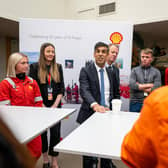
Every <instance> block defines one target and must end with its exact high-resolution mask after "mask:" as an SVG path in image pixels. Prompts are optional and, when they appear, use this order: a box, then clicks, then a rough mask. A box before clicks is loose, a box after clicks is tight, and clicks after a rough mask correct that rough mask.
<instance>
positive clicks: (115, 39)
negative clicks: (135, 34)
mask: <svg viewBox="0 0 168 168" xmlns="http://www.w3.org/2000/svg"><path fill="white" fill-rule="evenodd" d="M122 40H123V36H122V34H121V33H119V32H114V33H112V34H111V35H110V41H111V42H112V43H113V44H120V43H121V41H122Z"/></svg>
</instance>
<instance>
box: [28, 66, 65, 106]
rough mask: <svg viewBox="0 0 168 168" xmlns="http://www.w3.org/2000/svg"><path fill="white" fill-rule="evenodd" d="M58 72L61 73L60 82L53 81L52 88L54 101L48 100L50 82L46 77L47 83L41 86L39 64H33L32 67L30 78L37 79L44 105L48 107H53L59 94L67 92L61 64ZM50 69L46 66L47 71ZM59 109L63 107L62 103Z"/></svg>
mask: <svg viewBox="0 0 168 168" xmlns="http://www.w3.org/2000/svg"><path fill="white" fill-rule="evenodd" d="M57 66H58V70H59V73H60V82H58V83H56V82H55V81H54V80H51V88H52V89H53V92H52V94H53V100H48V80H47V77H46V83H45V84H41V83H40V79H39V78H38V67H39V65H38V63H33V64H31V65H30V72H29V76H30V77H32V78H33V79H35V80H36V81H37V83H38V85H39V87H40V92H41V95H42V97H43V103H44V105H45V106H46V107H51V106H52V105H53V103H54V102H55V100H56V98H57V95H58V94H63V95H64V92H65V87H64V78H63V71H62V66H61V64H57ZM48 69H49V67H47V66H46V70H47V72H48ZM58 107H61V102H60V103H59V105H58Z"/></svg>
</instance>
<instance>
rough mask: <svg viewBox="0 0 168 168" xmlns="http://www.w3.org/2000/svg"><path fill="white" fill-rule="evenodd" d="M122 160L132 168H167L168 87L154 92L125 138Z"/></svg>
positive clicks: (146, 100)
mask: <svg viewBox="0 0 168 168" xmlns="http://www.w3.org/2000/svg"><path fill="white" fill-rule="evenodd" d="M121 159H122V160H123V161H124V163H126V164H127V165H128V166H129V167H130V168H167V167H168V87H167V86H164V87H161V88H159V89H156V90H155V91H153V92H152V93H151V94H150V95H149V96H148V97H147V98H146V99H145V101H144V106H143V108H142V110H141V114H140V117H139V119H138V120H137V121H136V123H135V124H134V126H133V128H132V129H131V131H130V132H129V133H128V134H127V135H126V136H125V138H124V140H123V143H122V148H121Z"/></svg>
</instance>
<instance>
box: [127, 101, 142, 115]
mask: <svg viewBox="0 0 168 168" xmlns="http://www.w3.org/2000/svg"><path fill="white" fill-rule="evenodd" d="M142 106H143V103H141V102H133V101H130V109H129V111H130V112H140V111H141V108H142Z"/></svg>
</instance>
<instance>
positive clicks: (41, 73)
mask: <svg viewBox="0 0 168 168" xmlns="http://www.w3.org/2000/svg"><path fill="white" fill-rule="evenodd" d="M48 46H51V47H53V48H54V50H55V46H54V45H53V44H51V43H44V44H42V45H41V48H40V58H39V62H38V63H39V70H38V77H39V79H40V83H43V84H44V83H46V77H47V78H48V72H47V68H46V60H45V55H44V50H45V48H46V47H48ZM58 66H59V65H58V64H57V63H56V57H55V56H54V59H53V60H52V62H51V68H50V74H51V77H52V79H53V80H54V81H55V82H60V74H59V70H58Z"/></svg>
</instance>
